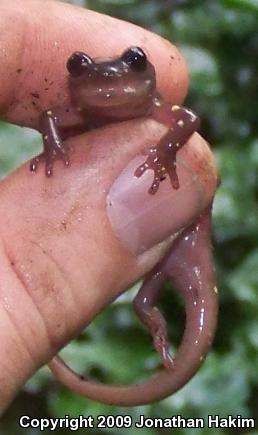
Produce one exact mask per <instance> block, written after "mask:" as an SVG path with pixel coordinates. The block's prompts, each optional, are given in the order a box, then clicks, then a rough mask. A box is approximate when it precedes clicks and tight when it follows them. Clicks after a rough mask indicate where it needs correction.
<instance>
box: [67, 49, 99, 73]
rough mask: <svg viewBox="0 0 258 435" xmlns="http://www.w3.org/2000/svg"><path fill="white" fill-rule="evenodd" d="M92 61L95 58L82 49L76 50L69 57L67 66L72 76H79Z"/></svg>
mask: <svg viewBox="0 0 258 435" xmlns="http://www.w3.org/2000/svg"><path fill="white" fill-rule="evenodd" d="M92 63H93V60H92V59H91V58H90V56H88V55H87V54H85V53H83V52H81V51H76V52H75V53H73V54H72V56H70V57H69V59H68V61H67V64H66V68H67V69H68V71H69V73H70V74H71V76H73V77H78V76H80V75H81V74H82V73H83V72H84V71H85V68H86V67H87V66H88V65H90V64H92Z"/></svg>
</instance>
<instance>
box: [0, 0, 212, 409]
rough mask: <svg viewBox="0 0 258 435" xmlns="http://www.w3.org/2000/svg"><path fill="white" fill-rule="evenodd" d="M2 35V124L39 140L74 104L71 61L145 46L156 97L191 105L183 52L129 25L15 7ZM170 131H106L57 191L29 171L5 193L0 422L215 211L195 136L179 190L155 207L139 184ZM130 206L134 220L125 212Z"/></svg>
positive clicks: (138, 127)
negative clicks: (71, 344) (42, 120)
mask: <svg viewBox="0 0 258 435" xmlns="http://www.w3.org/2000/svg"><path fill="white" fill-rule="evenodd" d="M114 28H115V29H116V33H119V35H120V37H119V40H118V38H116V37H115V38H114V36H113V32H114ZM10 29H12V31H11V32H10ZM0 30H1V41H0V57H1V59H0V82H1V93H0V108H1V116H2V118H3V119H5V120H7V121H10V122H13V123H16V124H19V125H23V126H30V127H33V128H37V125H38V119H39V114H40V111H41V110H44V109H47V108H49V107H52V106H54V105H64V104H65V103H67V101H69V93H68V89H67V87H66V71H65V64H66V60H67V58H68V57H69V55H70V54H71V53H72V52H73V51H76V50H84V51H85V52H88V53H90V54H91V55H92V57H99V56H102V57H103V54H104V55H105V54H106V53H108V55H109V56H111V57H112V56H113V55H115V54H117V53H121V51H122V50H123V49H124V48H127V47H128V46H132V45H140V46H143V48H144V49H146V51H147V53H148V55H149V56H150V59H151V61H152V62H153V63H154V64H155V67H156V70H157V79H158V88H159V91H160V93H161V94H162V95H163V96H164V97H165V98H166V99H167V100H168V101H171V102H173V103H180V102H182V100H183V98H184V96H185V94H186V91H187V82H188V78H187V69H186V65H185V62H184V60H183V58H182V56H181V55H180V54H179V52H178V51H177V49H176V48H175V47H174V46H171V45H170V43H168V42H167V41H165V40H163V39H161V38H160V37H158V36H156V35H153V34H151V33H149V32H147V31H146V30H143V29H140V28H138V27H135V26H133V25H132V24H127V23H124V22H121V21H118V20H114V19H112V18H110V17H106V16H101V15H99V14H96V13H94V12H91V11H85V10H82V9H80V8H76V7H72V6H69V5H67V4H63V3H56V2H53V1H44V2H42V1H37V0H36V1H35V0H27V1H26V3H24V2H23V1H22V0H13V1H12V2H11V3H10V4H7V3H6V4H4V3H3V4H1V6H0ZM103 45H104V50H105V53H103ZM53 60H54V61H53ZM45 79H47V82H46V80H45ZM46 83H48V84H49V86H47V85H46ZM50 83H52V84H51V85H50ZM46 87H49V89H48V90H45V88H46ZM35 92H36V93H37V94H39V95H40V98H39V99H38V101H37V108H36V107H35V106H34V105H33V103H32V102H33V101H34V99H33V96H32V95H31V94H32V93H35ZM38 108H40V110H38ZM163 131H164V127H163V126H161V125H159V124H157V123H156V122H154V121H152V120H145V121H143V120H142V119H140V120H134V121H128V122H126V123H123V126H121V125H119V124H115V125H110V126H107V127H105V128H101V129H98V130H95V131H91V132H90V133H87V134H83V135H81V136H77V137H76V138H73V139H70V140H69V141H68V144H69V146H70V147H72V148H73V150H72V153H71V167H70V168H69V169H67V168H65V167H63V166H62V163H59V162H57V164H56V165H55V175H54V177H52V178H51V179H46V178H45V175H44V170H43V169H42V168H39V170H38V172H37V174H32V173H30V172H29V170H28V165H25V166H23V167H21V168H20V169H18V170H17V171H15V172H14V173H13V174H11V175H10V176H8V177H7V178H6V179H5V180H4V181H2V183H1V185H0V204H1V206H0V211H1V213H0V220H1V221H0V222H1V226H0V228H1V245H0V246H1V253H0V255H1V259H0V270H1V293H0V301H1V303H0V325H1V327H0V340H1V354H0V355H1V358H0V361H1V362H0V369H1V370H0V373H1V382H0V409H1V410H3V409H4V408H5V407H6V406H7V405H8V403H10V401H11V400H12V398H13V397H14V395H15V394H16V392H17V391H18V390H19V388H20V387H21V386H22V385H23V383H24V382H25V381H26V379H28V378H29V377H30V376H31V375H32V373H34V372H35V371H36V370H37V369H38V368H39V367H40V366H41V365H43V364H45V363H46V362H47V361H49V360H50V359H51V358H52V357H53V355H55V354H56V353H57V352H58V350H59V349H60V348H61V347H62V346H63V345H64V344H65V343H67V342H68V341H69V340H70V339H72V338H73V337H74V336H76V334H78V333H79V331H81V330H82V328H83V327H84V326H85V325H86V324H88V323H90V321H91V320H92V318H93V317H94V316H95V315H96V313H98V312H99V311H100V310H101V309H102V308H103V307H104V306H105V305H107V304H108V303H109V302H110V301H112V300H113V299H114V298H116V297H117V296H118V295H119V294H120V293H121V292H122V291H124V290H125V289H126V288H127V287H128V286H129V285H130V284H131V283H133V282H134V281H136V280H137V279H139V278H140V277H141V276H143V275H144V274H145V273H146V272H147V271H149V270H150V269H151V268H152V267H153V265H154V264H156V263H157V261H159V259H160V258H161V257H162V255H163V254H164V252H165V250H166V249H167V247H168V245H169V236H170V235H172V234H173V233H175V232H176V231H178V230H179V229H180V228H182V227H184V226H185V225H187V224H189V223H190V222H191V221H192V220H193V219H194V217H196V216H197V215H198V214H199V213H200V211H201V210H202V209H203V208H204V207H205V206H206V205H207V204H208V203H209V202H210V200H211V197H212V196H213V193H214V191H215V186H216V170H215V167H214V161H213V157H212V154H211V153H210V151H209V149H208V147H207V145H206V143H205V141H204V140H203V139H202V138H201V137H200V136H199V135H197V134H196V135H194V136H193V137H192V138H191V140H190V141H189V143H188V144H187V145H186V146H185V147H183V149H182V150H181V151H180V155H179V159H178V161H179V165H178V166H179V168H178V172H179V174H180V173H181V178H182V180H183V181H182V183H181V187H180V189H179V190H177V191H175V190H172V189H171V186H170V185H169V183H167V182H164V183H163V184H162V188H161V189H160V192H159V195H158V196H157V195H154V196H153V197H150V196H149V194H148V193H147V186H148V184H149V181H148V180H149V178H148V175H147V177H144V178H142V179H134V178H133V177H132V175H131V173H133V169H135V168H136V167H137V162H139V161H141V160H142V157H141V156H140V154H141V153H142V152H143V151H144V150H145V149H146V148H148V146H150V145H151V144H152V143H153V140H155V141H157V139H158V138H159V137H160V136H161V135H162V133H163ZM136 156H138V157H136ZM124 168H127V169H126V171H124V172H123V175H121V173H122V171H123V170H124ZM150 176H151V175H150ZM132 197H134V198H136V199H137V201H136V202H137V203H138V208H137V209H133V208H132V206H128V207H127V208H126V209H125V208H124V206H125V204H126V205H128V204H129V203H130V198H132ZM182 198H184V203H188V207H187V208H186V207H185V206H184V203H183V202H182ZM187 198H189V199H190V198H191V206H190V201H187ZM111 202H112V204H113V205H112V207H111V206H110V205H109V204H110V203H111ZM175 203H176V204H177V209H176V213H175V207H174V204H175ZM161 210H162V211H163V217H162V225H160V224H159V225H157V223H156V224H155V222H158V219H155V217H157V216H158V215H159V214H160V212H161ZM143 246H144V247H145V249H144V250H143Z"/></svg>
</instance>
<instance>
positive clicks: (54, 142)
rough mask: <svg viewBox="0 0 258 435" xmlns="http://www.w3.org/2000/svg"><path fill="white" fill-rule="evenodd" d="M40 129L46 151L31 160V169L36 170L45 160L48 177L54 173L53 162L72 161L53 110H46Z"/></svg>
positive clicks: (66, 162) (66, 164) (65, 162)
mask: <svg viewBox="0 0 258 435" xmlns="http://www.w3.org/2000/svg"><path fill="white" fill-rule="evenodd" d="M40 131H41V133H42V137H43V145H44V151H43V153H42V154H40V155H39V156H38V157H35V158H34V159H33V160H31V162H30V170H31V171H32V172H36V170H37V167H38V164H39V162H40V161H42V160H45V173H46V176H47V177H50V176H51V175H52V174H53V163H54V161H55V160H58V159H60V160H62V161H63V162H64V164H65V166H68V165H69V163H70V160H69V155H68V152H67V149H66V148H65V146H64V144H63V142H62V139H61V137H60V134H59V131H58V127H57V119H56V117H55V115H54V113H53V112H52V111H51V110H48V111H47V112H44V113H43V115H42V118H41V120H40Z"/></svg>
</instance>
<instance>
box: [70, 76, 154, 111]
mask: <svg viewBox="0 0 258 435" xmlns="http://www.w3.org/2000/svg"><path fill="white" fill-rule="evenodd" d="M76 93H77V96H78V97H79V98H78V100H79V101H83V102H85V107H102V108H105V107H117V108H118V107H124V106H126V105H134V104H138V103H140V102H141V101H143V102H144V101H145V100H146V98H150V96H151V95H152V86H151V83H150V81H148V80H146V81H145V82H143V83H142V82H140V83H139V84H138V83H134V84H133V85H129V84H125V83H124V84H121V86H119V87H117V86H110V85H108V84H107V85H106V86H105V85H104V86H103V85H102V86H92V87H91V86H87V87H78V88H77V89H76ZM82 106H84V104H82Z"/></svg>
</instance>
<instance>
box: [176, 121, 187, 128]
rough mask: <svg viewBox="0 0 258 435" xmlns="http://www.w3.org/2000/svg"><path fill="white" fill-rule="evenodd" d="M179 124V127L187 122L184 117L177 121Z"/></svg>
mask: <svg viewBox="0 0 258 435" xmlns="http://www.w3.org/2000/svg"><path fill="white" fill-rule="evenodd" d="M177 125H179V127H183V126H184V125H185V123H184V121H183V120H182V119H179V121H177Z"/></svg>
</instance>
